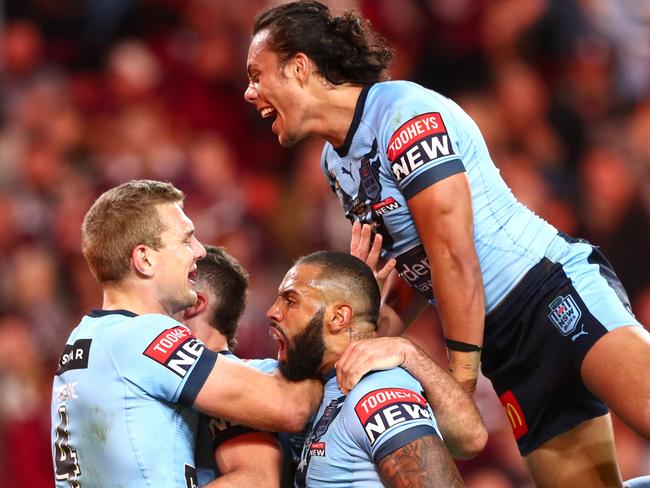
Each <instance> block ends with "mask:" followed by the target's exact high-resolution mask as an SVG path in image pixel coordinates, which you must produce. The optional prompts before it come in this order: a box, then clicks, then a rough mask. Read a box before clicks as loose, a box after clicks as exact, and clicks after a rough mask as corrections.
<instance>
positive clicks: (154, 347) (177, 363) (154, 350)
mask: <svg viewBox="0 0 650 488" xmlns="http://www.w3.org/2000/svg"><path fill="white" fill-rule="evenodd" d="M203 349H204V346H203V344H202V343H201V341H199V340H198V339H197V338H196V337H194V336H193V335H192V332H191V331H190V329H188V328H187V327H185V326H184V325H179V326H178V327H174V328H172V329H167V330H164V331H163V332H161V333H160V334H159V335H158V337H156V338H155V339H154V340H153V342H152V343H151V344H149V346H148V347H147V349H145V351H144V353H143V354H144V355H145V356H147V357H148V358H151V359H153V360H154V361H156V362H157V363H160V364H162V365H163V366H165V367H166V368H167V369H169V370H171V371H173V372H174V373H175V374H177V375H178V376H180V377H181V378H183V377H184V376H185V375H186V374H187V372H188V371H189V370H190V368H191V367H192V365H193V364H194V363H195V362H196V360H197V359H198V358H199V356H201V353H202V352H203Z"/></svg>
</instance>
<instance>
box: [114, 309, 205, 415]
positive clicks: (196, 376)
mask: <svg viewBox="0 0 650 488" xmlns="http://www.w3.org/2000/svg"><path fill="white" fill-rule="evenodd" d="M131 336H132V337H131ZM116 351H117V352H116V353H115V354H116V358H115V359H116V362H117V365H118V368H119V369H120V370H121V373H122V375H123V377H124V379H125V380H126V381H127V382H128V383H130V384H131V385H132V386H133V387H134V389H136V390H140V391H141V392H144V393H145V394H146V395H149V396H152V397H154V398H156V399H159V400H163V401H167V402H171V403H179V404H181V405H186V406H191V405H192V404H193V403H194V400H195V399H196V396H197V395H198V393H199V391H200V390H201V388H202V387H203V384H204V383H205V381H206V379H207V378H208V375H209V374H210V372H211V371H212V368H213V367H214V364H215V361H216V360H217V353H215V352H213V351H211V350H209V349H207V348H206V347H205V346H204V345H203V343H202V342H201V341H199V340H198V339H197V338H196V337H194V335H192V333H191V331H190V329H188V328H187V327H186V326H184V325H182V324H181V323H179V322H176V321H175V320H173V319H172V318H170V317H167V316H165V315H159V314H147V315H140V316H138V317H136V318H134V319H133V321H132V323H131V324H129V337H126V338H123V346H122V347H121V348H117V350H116Z"/></svg>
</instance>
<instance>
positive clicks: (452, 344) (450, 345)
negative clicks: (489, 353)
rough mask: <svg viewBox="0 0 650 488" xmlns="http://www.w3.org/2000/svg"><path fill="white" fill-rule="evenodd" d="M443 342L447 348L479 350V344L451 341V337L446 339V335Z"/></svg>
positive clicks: (453, 349) (469, 350)
mask: <svg viewBox="0 0 650 488" xmlns="http://www.w3.org/2000/svg"><path fill="white" fill-rule="evenodd" d="M445 344H446V345H447V349H450V350H452V351H460V352H478V351H480V350H481V346H477V345H475V344H468V343H467V342H461V341H452V340H451V339H447V338H446V337H445Z"/></svg>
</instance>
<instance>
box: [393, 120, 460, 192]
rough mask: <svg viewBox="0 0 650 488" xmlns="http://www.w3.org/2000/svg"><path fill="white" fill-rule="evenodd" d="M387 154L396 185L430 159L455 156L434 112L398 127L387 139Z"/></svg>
mask: <svg viewBox="0 0 650 488" xmlns="http://www.w3.org/2000/svg"><path fill="white" fill-rule="evenodd" d="M387 153H388V159H389V160H390V161H391V164H392V170H393V175H394V176H395V180H396V181H398V182H399V181H402V180H403V179H404V178H406V177H407V176H408V175H410V174H411V173H412V172H413V171H415V170H417V169H418V168H419V167H420V166H422V165H424V164H426V163H428V162H430V161H433V160H434V159H438V158H440V157H443V156H449V155H450V154H455V153H454V149H453V146H452V144H451V141H450V140H449V135H448V134H447V129H446V128H445V124H444V122H443V121H442V117H441V116H440V114H439V113H438V112H429V113H426V114H422V115H418V116H417V117H413V118H412V119H411V120H409V121H408V122H405V123H404V124H402V125H401V126H400V127H399V129H397V130H396V131H395V133H394V134H393V137H391V139H390V142H389V144H388V151H387Z"/></svg>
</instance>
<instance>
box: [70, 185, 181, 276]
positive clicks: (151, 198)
mask: <svg viewBox="0 0 650 488" xmlns="http://www.w3.org/2000/svg"><path fill="white" fill-rule="evenodd" d="M184 199H185V194H184V193H183V192H182V191H180V190H179V189H178V188H176V187H174V185H172V184H171V183H165V182H162V181H153V180H132V181H129V182H128V183H123V184H121V185H119V186H116V187H115V188H111V189H110V190H108V191H106V192H104V193H103V194H102V195H100V197H99V198H98V199H97V200H95V203H94V204H93V205H92V206H91V207H90V209H89V210H88V212H87V213H86V216H85V217H84V221H83V224H82V226H81V250H82V252H83V255H84V257H85V258H86V262H87V263H88V267H89V268H90V271H91V272H92V274H93V275H94V276H95V278H96V279H97V281H99V283H100V284H105V283H108V282H119V281H121V280H122V279H123V278H124V277H125V276H126V275H127V274H128V272H129V268H130V260H131V252H132V251H133V248H134V247H136V246H137V245H139V244H144V245H146V246H149V247H151V248H153V249H160V248H161V247H162V241H161V238H160V235H161V233H162V232H163V230H164V229H163V224H162V222H161V220H160V215H159V214H158V209H157V208H156V206H157V205H159V204H161V203H176V202H179V203H182V202H183V200H184Z"/></svg>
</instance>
